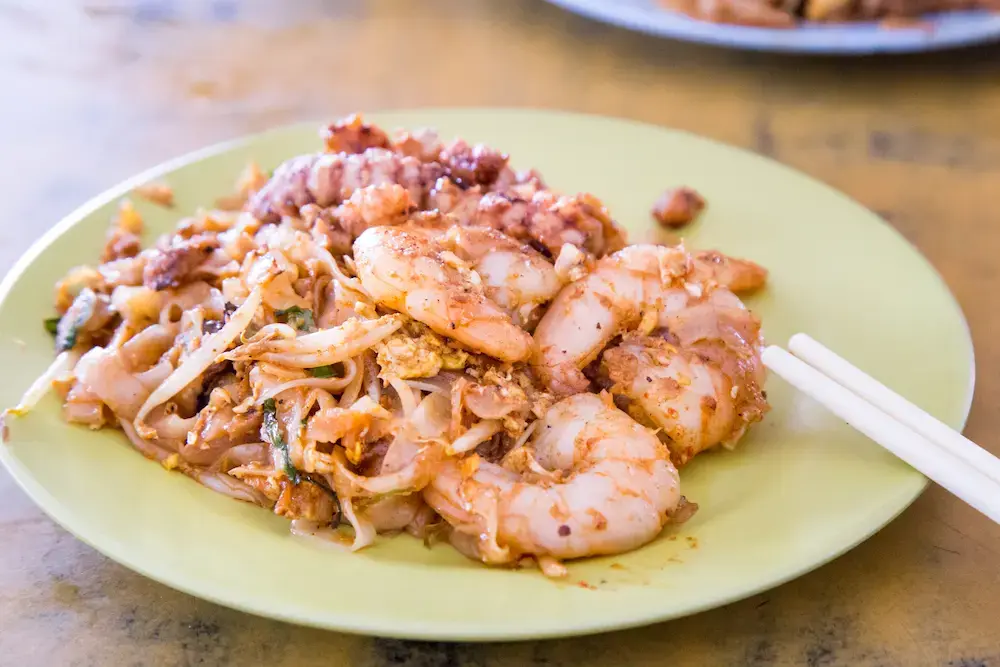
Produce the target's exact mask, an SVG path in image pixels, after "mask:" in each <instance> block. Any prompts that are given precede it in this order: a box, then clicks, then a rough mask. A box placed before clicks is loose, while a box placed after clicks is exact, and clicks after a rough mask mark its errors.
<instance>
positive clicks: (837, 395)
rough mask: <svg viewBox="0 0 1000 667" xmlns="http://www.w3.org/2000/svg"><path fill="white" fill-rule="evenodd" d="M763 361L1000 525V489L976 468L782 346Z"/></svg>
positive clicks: (769, 350)
mask: <svg viewBox="0 0 1000 667" xmlns="http://www.w3.org/2000/svg"><path fill="white" fill-rule="evenodd" d="M762 359H763V361H764V364H765V365H766V366H767V367H768V368H770V369H771V370H772V371H773V372H774V373H775V374H776V375H778V376H780V377H782V378H784V379H785V380H786V381H787V382H788V383H789V384H791V385H792V386H794V387H795V388H796V389H798V390H799V391H801V392H802V393H804V394H806V395H808V396H810V397H812V398H813V399H815V400H816V401H817V402H819V403H821V404H822V405H824V406H825V407H826V408H827V409H828V410H830V411H831V412H832V413H834V414H835V415H837V416H838V417H840V418H841V419H843V420H844V421H845V422H847V423H848V424H850V425H851V426H853V427H854V428H855V429H857V430H858V431H860V432H861V433H864V434H865V435H867V436H868V437H869V438H871V439H872V440H874V441H875V442H877V443H878V444H880V445H882V446H883V447H884V448H886V449H887V450H889V451H890V452H892V453H893V454H895V455H896V456H897V457H899V458H900V459H902V460H903V461H905V462H906V463H908V464H910V465H911V466H913V467H914V468H916V469H917V470H918V471H920V472H921V473H923V474H924V475H925V476H927V477H928V478H930V479H931V480H933V481H934V482H936V483H938V484H939V485H941V486H942V487H944V488H945V489H946V490H948V491H949V492H951V493H952V494H954V495H955V496H957V497H958V498H960V499H962V500H963V501H965V502H966V503H968V504H969V505H971V506H972V507H974V508H975V509H977V510H979V511H980V512H982V513H983V514H985V515H986V516H988V517H989V518H991V519H993V521H995V522H997V523H1000V484H998V483H997V482H996V481H995V480H993V479H992V478H991V477H989V476H987V475H985V474H983V473H982V472H980V471H979V470H978V469H977V468H976V467H973V465H971V464H970V463H969V462H968V461H967V460H966V459H964V458H959V457H958V456H956V455H954V454H952V453H951V452H950V451H948V450H946V449H944V448H942V447H940V446H938V445H937V444H935V442H933V441H932V440H930V439H928V438H927V437H925V436H924V435H923V434H921V433H918V432H916V431H915V430H913V429H912V428H910V427H909V426H907V425H905V424H903V423H902V422H900V421H897V420H896V419H895V418H893V417H892V416H890V415H889V414H887V413H885V412H883V411H882V410H880V409H879V408H878V407H876V405H874V404H873V403H870V402H869V401H867V400H865V399H864V398H862V397H860V396H859V395H858V394H855V393H854V392H853V391H851V390H850V389H848V388H846V387H844V386H842V385H841V384H838V383H837V382H836V381H835V380H832V379H831V378H829V377H827V376H826V375H824V374H823V373H822V372H820V371H819V370H817V369H815V368H813V367H812V366H810V365H808V364H807V363H805V362H804V361H802V360H800V359H797V358H796V357H794V356H792V355H791V354H789V353H788V352H786V351H785V350H783V349H781V348H780V347H776V346H773V345H772V346H770V347H768V348H767V349H765V350H764V353H763V354H762ZM841 361H843V360H841ZM843 363H845V364H846V363H847V362H846V361H845V362H843ZM858 372H860V371H858ZM866 377H867V376H866ZM886 391H888V389H887V390H886ZM914 407H916V406H914ZM987 454H988V452H987ZM990 456H992V455H990Z"/></svg>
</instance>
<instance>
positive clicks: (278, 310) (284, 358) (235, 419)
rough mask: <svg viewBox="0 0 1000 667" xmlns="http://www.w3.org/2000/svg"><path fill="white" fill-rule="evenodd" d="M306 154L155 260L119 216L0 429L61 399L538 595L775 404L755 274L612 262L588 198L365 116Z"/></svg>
mask: <svg viewBox="0 0 1000 667" xmlns="http://www.w3.org/2000/svg"><path fill="white" fill-rule="evenodd" d="M322 138H323V141H324V142H325V149H324V150H321V151H320V152H317V153H314V154H310V155H302V156H299V157H295V158H292V159H290V160H288V161H286V162H285V163H284V164H282V165H280V166H279V167H277V169H275V170H274V172H273V174H271V175H265V174H264V173H262V172H261V171H260V170H258V169H256V168H255V167H253V166H251V167H250V168H248V171H247V172H246V173H245V174H244V175H243V177H242V178H241V180H240V184H239V185H240V194H239V196H236V197H228V198H227V199H226V200H225V201H224V202H222V204H223V206H224V208H218V209H215V210H211V211H206V212H199V213H198V214H196V215H194V216H193V217H189V218H185V219H183V220H181V221H180V222H179V223H178V224H177V225H176V228H175V229H174V230H173V231H172V232H171V233H169V234H166V235H164V236H162V237H160V238H159V239H158V240H157V241H156V243H155V245H153V246H152V247H149V248H146V249H142V246H141V244H140V238H139V235H140V233H141V227H142V221H141V219H140V216H139V214H138V213H137V211H136V209H135V208H133V207H132V205H131V204H130V203H128V202H127V201H126V202H124V203H123V204H122V206H121V209H120V211H119V213H118V215H117V216H116V218H115V220H114V221H113V224H112V227H111V229H110V231H109V234H108V238H107V243H106V245H105V247H104V251H103V253H102V255H101V257H100V262H99V263H98V264H97V265H96V266H81V267H77V268H74V269H72V270H71V271H70V272H69V273H68V275H66V277H65V278H63V279H62V280H61V281H59V283H58V284H57V285H56V289H55V307H56V310H57V312H58V313H59V317H58V318H57V319H55V318H54V319H53V320H51V321H47V322H46V326H47V328H49V329H50V331H51V332H52V333H53V334H55V337H56V348H57V351H58V352H59V354H58V356H57V358H56V360H55V361H54V362H53V364H52V365H51V366H50V368H49V369H48V371H46V373H45V374H44V375H43V376H42V377H40V378H39V379H38V381H37V382H36V383H35V384H34V385H33V386H32V387H31V388H30V389H29V390H28V393H27V394H26V395H25V397H24V399H23V400H22V403H21V404H20V405H18V406H17V407H15V408H12V409H11V410H8V411H7V417H8V419H7V423H8V425H10V423H11V420H10V417H11V416H16V415H18V414H23V413H24V412H26V411H28V410H30V409H31V408H32V407H33V406H34V405H35V404H36V403H37V402H38V400H39V399H40V397H41V396H42V395H44V394H45V393H47V392H48V391H50V390H54V391H55V392H56V393H58V394H59V395H60V396H61V397H62V405H63V407H62V411H63V415H64V417H65V419H67V420H68V421H70V422H73V423H76V424H82V425H84V426H87V427H89V428H91V429H101V428H113V429H121V431H122V432H123V433H124V435H125V437H127V438H128V440H129V441H130V442H131V443H132V445H133V446H134V447H135V448H136V449H137V450H139V451H140V452H141V453H142V454H143V455H144V456H146V457H147V458H150V459H153V460H156V461H158V462H160V464H161V465H162V466H163V467H164V468H166V469H168V470H175V471H179V472H182V473H184V474H185V475H188V476H189V477H191V478H193V479H195V480H197V481H198V482H200V483H201V484H203V485H205V486H207V487H209V488H211V489H212V490H214V491H217V492H219V493H223V494H226V495H228V496H231V497H233V498H236V499H239V500H243V501H246V502H250V503H254V504H256V505H260V506H261V507H265V508H268V509H270V510H272V511H273V512H274V513H275V514H278V515H280V516H283V517H285V518H287V519H289V520H291V526H292V531H293V532H295V533H297V534H302V535H308V536H313V537H318V538H325V539H331V540H341V541H347V542H349V543H351V544H352V547H353V549H361V548H363V547H365V546H367V545H370V544H372V542H373V541H374V540H375V539H376V536H377V535H379V534H384V533H396V532H400V531H405V532H407V533H410V534H412V535H414V536H417V537H418V538H422V539H424V540H425V541H427V543H428V544H430V542H431V541H438V540H446V541H448V542H450V543H451V544H452V545H453V546H454V547H455V548H457V549H459V550H460V551H461V552H462V553H463V554H466V555H467V556H469V557H470V558H474V559H477V560H480V561H482V562H484V563H487V564H490V565H516V564H531V563H535V564H537V565H538V566H539V567H541V569H542V570H543V572H545V573H546V574H547V575H549V576H559V575H561V574H564V573H565V568H564V566H563V564H562V562H563V561H565V560H567V559H573V558H579V557H585V556H592V555H599V554H615V553H620V552H624V551H627V550H630V549H634V548H636V547H639V546H641V545H643V544H645V543H647V542H649V541H651V540H653V539H654V538H655V537H657V535H659V534H660V532H661V531H662V530H663V529H664V527H665V526H666V525H667V524H672V523H673V524H676V523H680V522H682V521H684V520H685V519H687V518H688V517H690V516H691V514H692V513H693V512H694V510H695V509H696V508H697V505H695V504H694V503H692V502H689V501H688V500H686V499H685V498H684V497H683V496H682V495H681V488H680V481H679V476H678V469H679V468H681V467H683V466H684V465H686V464H687V463H688V462H689V461H691V459H692V458H693V457H695V456H697V455H698V454H700V453H701V452H704V451H705V450H708V449H711V448H714V447H716V446H718V445H722V446H723V447H725V448H732V447H733V446H735V444H736V443H737V441H738V440H739V439H740V438H741V437H742V436H743V434H744V432H745V431H746V430H747V428H748V427H749V426H750V425H751V424H753V423H754V422H757V421H759V420H760V419H761V418H762V416H763V415H764V413H765V412H766V411H767V409H768V406H767V402H766V394H765V393H764V391H763V390H762V383H763V374H764V371H763V368H762V365H761V361H760V350H761V348H762V338H761V334H760V322H759V321H758V320H757V318H755V317H754V316H753V315H752V314H751V313H750V312H749V311H748V310H747V309H746V308H745V307H744V305H743V303H742V302H741V301H740V299H739V298H738V297H737V296H736V295H735V292H738V291H747V290H752V289H755V288H757V287H759V286H760V285H761V284H762V283H763V282H764V278H765V276H766V272H765V271H764V270H763V269H762V268H761V267H759V266H757V265H756V264H753V263H752V262H748V261H745V260H739V259H735V258H732V257H727V256H725V255H723V254H721V253H718V252H714V251H708V252H689V251H688V250H686V249H685V248H684V247H683V245H676V246H668V245H655V244H640V245H626V242H625V233H624V231H623V229H622V228H621V227H620V226H619V225H618V224H617V223H616V222H615V221H614V220H613V219H612V218H611V216H610V214H609V212H608V211H607V210H606V209H605V207H604V206H603V205H602V204H601V202H600V201H598V200H597V199H596V198H595V197H593V196H592V195H589V194H578V195H572V196H568V195H563V194H559V193H556V192H553V191H552V190H550V189H549V188H547V187H546V186H545V184H544V182H543V180H542V177H541V175H539V174H538V173H537V172H535V171H515V170H513V169H512V168H511V167H510V166H509V165H508V158H507V156H506V155H504V154H502V153H500V152H498V151H496V150H494V149H492V148H489V147H487V146H484V145H475V146H471V145H469V144H467V143H466V142H465V141H463V140H461V139H457V140H454V141H452V142H450V143H442V142H441V141H439V140H438V138H437V136H436V135H435V134H434V133H433V132H431V131H428V130H423V131H417V132H413V133H400V134H398V135H396V136H395V137H391V136H390V135H388V134H386V133H385V132H383V131H382V130H381V129H379V128H377V127H374V126H371V125H368V124H366V123H364V122H363V120H362V119H361V118H360V117H359V116H352V117H350V118H347V119H345V120H342V121H340V122H338V123H335V124H334V125H331V126H330V127H328V128H326V129H325V130H324V131H323V132H322ZM158 192H159V194H158V198H159V200H160V201H161V202H163V203H164V205H167V204H168V203H169V201H170V200H171V197H169V196H166V195H169V194H170V193H169V192H164V191H162V188H161V190H159V191H158Z"/></svg>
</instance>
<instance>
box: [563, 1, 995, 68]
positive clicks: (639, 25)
mask: <svg viewBox="0 0 1000 667" xmlns="http://www.w3.org/2000/svg"><path fill="white" fill-rule="evenodd" d="M548 2H550V3H552V4H554V5H558V6H560V7H563V8H564V9H567V10H569V11H571V12H575V13H577V14H580V15H582V16H586V17H588V18H591V19H594V20H596V21H603V22H604V23H611V24H613V25H617V26H621V27H623V28H628V29H629V30H636V31H638V32H645V33H649V34H651V35H659V36H660V37H669V38H672V39H679V40H684V41H688V42H698V43H701V44H711V45H714V46H724V47H729V48H734V49H750V50H754V51H777V52H789V53H826V54H839V55H860V54H869V53H908V52H917V51H934V50H938V49H951V48H956V47H960V46H971V45H974V44H984V43H987V42H993V41H998V40H1000V16H998V15H997V14H994V13H992V12H988V11H962V12H950V13H946V14H937V15H934V16H928V17H926V18H925V19H923V20H922V21H921V23H920V24H919V25H914V26H913V27H906V28H904V27H895V28H886V27H884V26H881V25H879V24H878V23H877V22H871V21H866V22H858V23H837V24H832V23H831V24H825V25H824V24H816V23H804V24H802V25H801V26H800V27H797V28H779V29H774V28H753V27H744V26H736V25H725V24H720V23H709V22H706V21H697V20H695V19H691V18H687V17H686V16H683V15H681V14H678V13H676V12H672V11H669V10H667V9H663V8H662V7H660V6H659V5H658V4H657V1H656V0H548Z"/></svg>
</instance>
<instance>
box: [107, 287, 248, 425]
mask: <svg viewBox="0 0 1000 667" xmlns="http://www.w3.org/2000/svg"><path fill="white" fill-rule="evenodd" d="M260 301H261V296H260V289H259V288H254V289H253V291H251V292H250V294H249V295H248V296H247V298H246V301H244V302H243V304H242V305H241V306H240V307H239V308H237V309H236V311H235V312H233V314H232V317H230V318H229V321H228V322H226V324H225V326H223V327H222V328H221V329H220V330H219V331H218V332H216V333H214V334H212V335H211V336H207V337H205V339H204V340H202V344H201V347H200V348H198V349H197V350H195V351H194V352H193V353H192V354H191V355H190V356H189V357H188V358H187V359H185V360H184V362H183V363H182V364H181V365H180V366H179V367H178V368H177V370H175V371H174V372H173V373H171V374H170V377H168V378H167V379H166V380H165V381H164V382H163V384H161V385H160V386H159V387H157V388H156V390H155V391H154V392H153V393H152V394H150V395H149V397H148V398H147V399H146V401H145V402H144V403H143V404H142V406H141V407H140V408H139V411H138V413H137V414H136V416H135V420H134V423H135V427H136V431H137V432H139V433H141V434H143V435H150V434H155V431H154V432H152V433H150V432H148V431H146V430H145V429H144V428H143V425H142V421H143V419H145V417H146V415H148V414H149V412H150V411H151V410H152V409H153V408H155V407H156V406H157V405H160V404H161V403H163V402H165V401H167V400H168V399H170V398H172V397H173V396H174V395H176V394H177V393H178V392H180V391H181V390H182V389H184V387H186V386H188V385H189V384H191V382H193V381H194V380H195V379H196V378H197V377H198V376H199V375H201V374H202V373H204V372H205V370H206V369H207V368H208V367H209V366H211V365H212V364H214V363H215V360H216V358H217V357H218V356H219V355H220V354H222V353H223V352H225V351H226V350H227V349H228V348H229V346H230V345H232V343H233V341H235V340H236V339H237V338H239V336H240V335H241V334H242V333H243V332H244V331H246V328H247V327H248V326H250V322H252V321H253V317H254V314H255V313H256V312H257V308H259V307H260ZM116 412H117V411H116Z"/></svg>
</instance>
